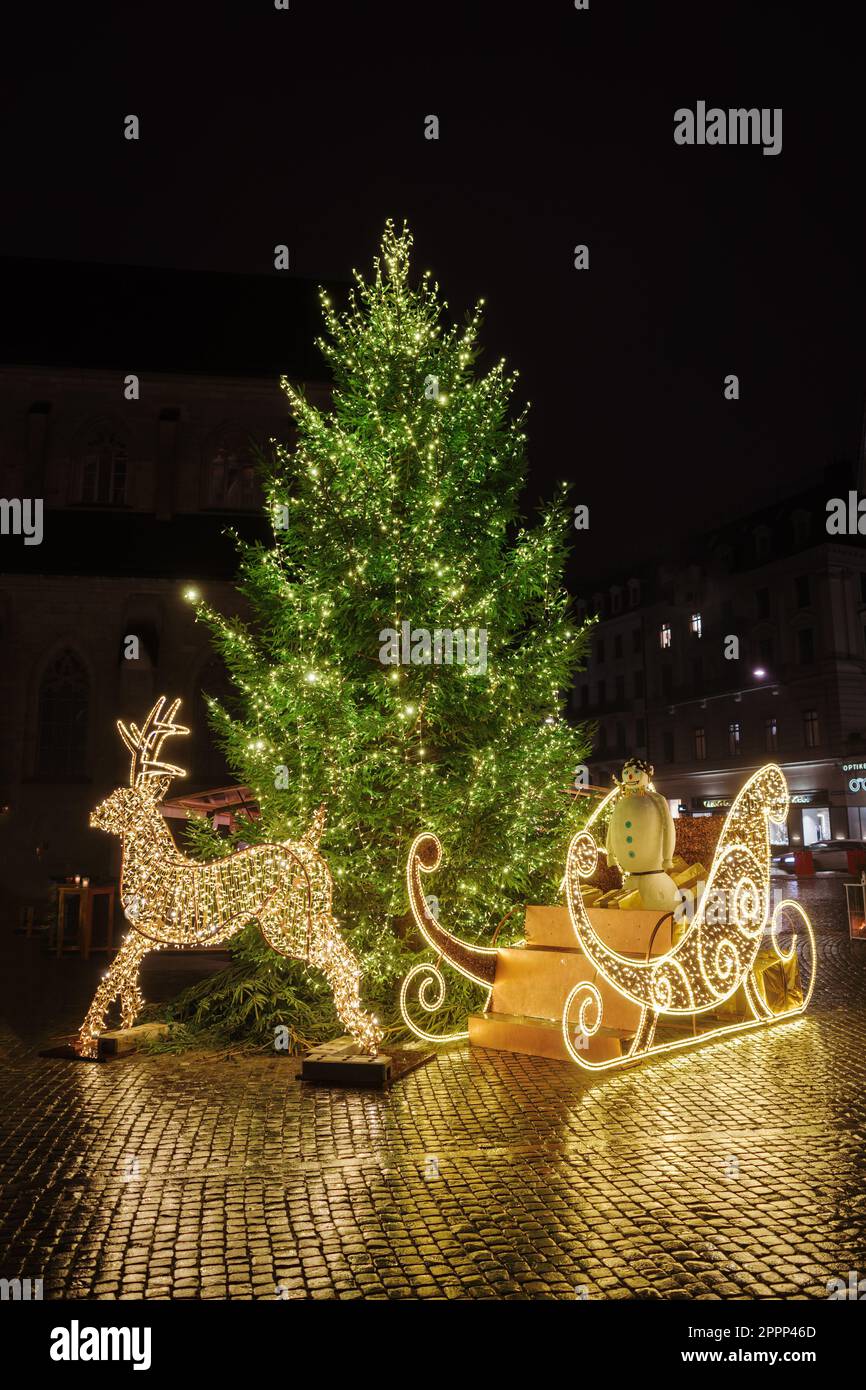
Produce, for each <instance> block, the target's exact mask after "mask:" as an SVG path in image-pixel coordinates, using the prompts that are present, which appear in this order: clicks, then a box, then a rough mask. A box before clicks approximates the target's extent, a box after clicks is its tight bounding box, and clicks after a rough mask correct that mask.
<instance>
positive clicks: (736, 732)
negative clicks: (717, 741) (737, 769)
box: [728, 719, 741, 758]
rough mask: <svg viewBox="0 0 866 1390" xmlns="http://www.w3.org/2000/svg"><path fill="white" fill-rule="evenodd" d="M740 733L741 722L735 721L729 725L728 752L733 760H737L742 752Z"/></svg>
mask: <svg viewBox="0 0 866 1390" xmlns="http://www.w3.org/2000/svg"><path fill="white" fill-rule="evenodd" d="M740 733H741V730H740V723H739V720H736V719H735V720H734V722H733V723H732V724H729V725H728V752H729V753H730V755H731V757H732V758H736V757H737V755H738V754H739V752H740V748H741V741H740Z"/></svg>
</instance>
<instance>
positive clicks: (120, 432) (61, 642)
mask: <svg viewBox="0 0 866 1390" xmlns="http://www.w3.org/2000/svg"><path fill="white" fill-rule="evenodd" d="M7 269H8V268H7ZM52 274H54V275H55V277H56V268H52ZM70 278H71V280H72V282H73V289H74V288H75V285H76V283H77V284H78V291H79V292H78V294H77V299H78V301H79V302H77V303H76V304H75V305H74V306H73V310H74V312H76V313H77V314H78V315H79V321H81V317H82V316H83V315H86V312H87V305H88V303H90V304H91V305H92V304H93V294H94V283H95V284H96V290H97V291H98V290H99V289H100V288H101V289H102V292H103V296H104V297H108V298H110V296H111V290H112V287H114V288H115V289H116V287H117V285H121V286H122V287H124V288H125V295H123V296H121V297H120V305H121V307H123V308H124V310H125V314H126V315H128V314H129V313H132V315H133V318H134V317H135V314H136V313H137V314H138V322H139V329H140V331H139V334H138V337H136V334H135V333H134V332H132V334H131V338H130V337H129V336H128V338H127V341H126V342H125V341H124V338H123V333H124V331H125V332H126V333H127V335H129V333H130V330H129V327H128V323H127V326H126V328H125V329H124V327H123V325H118V334H117V337H116V338H112V339H110V340H109V342H108V344H107V345H106V344H105V343H103V344H100V343H98V342H95V341H94V334H93V333H83V334H82V336H81V338H80V341H79V342H78V344H75V343H69V342H62V343H60V344H59V345H58V343H57V342H56V341H55V340H54V338H53V337H52V334H51V333H50V332H49V333H47V334H46V335H45V338H44V342H43V343H41V344H36V345H35V346H34V345H33V344H32V343H31V344H29V345H28V347H27V348H26V349H25V350H27V351H28V352H29V354H30V358H31V360H29V361H28V362H26V363H21V362H10V361H8V358H9V357H10V356H11V355H12V352H13V351H14V348H15V343H13V342H11V341H8V340H7V339H6V335H4V343H3V350H4V356H5V357H6V358H7V361H6V364H5V365H0V496H2V497H3V498H5V499H12V498H31V499H35V498H38V499H41V500H42V502H43V535H42V540H41V543H40V544H38V545H37V544H33V545H27V544H25V541H24V537H23V536H21V535H15V534H12V533H11V530H9V531H8V532H7V534H3V535H0V650H2V655H3V659H2V662H0V855H2V860H3V863H4V873H3V875H2V879H0V926H2V927H4V928H8V926H9V925H10V924H13V925H14V924H15V923H16V922H17V921H19V920H20V916H21V909H22V908H24V907H27V906H35V907H36V909H37V913H38V914H40V915H41V914H42V913H44V910H45V905H46V903H47V902H49V901H50V897H51V891H52V884H56V883H57V882H58V881H59V880H62V879H65V878H66V877H67V876H69V875H72V874H81V875H86V876H89V877H91V879H94V880H95V879H110V878H111V877H112V875H115V874H116V872H117V869H118V866H119V854H118V845H117V843H116V842H115V841H114V840H112V839H111V838H110V837H108V836H105V835H104V834H100V833H99V832H97V831H93V830H91V829H90V828H89V825H88V817H89V812H90V810H91V808H92V807H93V806H94V805H95V804H96V803H97V802H98V801H99V800H100V799H101V798H102V797H103V796H105V795H106V794H107V793H108V792H109V791H110V790H111V789H112V788H113V787H114V786H117V785H118V784H120V783H122V782H125V781H126V778H127V776H128V754H127V753H126V750H125V749H124V748H123V746H122V744H121V741H120V739H119V737H118V735H117V733H116V730H115V727H114V726H115V721H116V720H117V719H118V718H123V719H128V718H133V719H141V718H142V716H143V715H144V714H145V713H146V712H147V710H148V709H149V707H150V705H151V704H152V703H153V701H154V699H155V698H156V697H157V696H158V695H160V694H162V693H166V694H169V695H171V696H175V695H179V696H181V697H182V699H183V707H182V717H183V718H184V720H185V721H186V722H187V723H189V724H190V725H191V726H192V730H193V733H192V737H190V738H186V739H184V740H183V743H184V746H183V749H182V750H181V749H180V747H179V746H178V748H177V751H176V754H174V755H173V756H176V758H177V761H179V762H180V764H181V765H182V766H184V767H186V768H187V769H188V770H189V776H188V778H186V779H184V782H183V784H180V783H178V784H177V788H176V789H177V790H178V791H181V790H183V791H194V790H196V789H198V788H203V787H207V786H214V785H220V784H221V783H224V782H226V781H228V780H229V778H228V773H227V770H226V767H225V764H224V761H223V759H222V756H221V754H220V752H219V750H218V749H217V748H215V747H214V746H213V743H212V741H211V739H210V735H209V730H208V726H207V721H206V718H205V711H204V705H203V698H202V692H203V691H205V692H207V693H210V694H215V695H218V696H219V695H221V694H225V693H226V691H227V689H228V688H229V686H228V680H227V676H226V673H225V671H224V669H223V667H222V663H221V661H220V660H219V658H218V657H216V656H215V655H214V653H213V651H212V648H211V645H210V641H209V635H208V632H207V630H206V629H205V627H204V626H203V625H202V624H197V623H196V622H195V620H194V611H193V608H192V606H191V604H190V601H189V599H188V597H185V595H187V594H188V592H189V591H190V590H191V589H194V590H197V591H199V592H201V593H202V594H203V595H204V597H205V598H206V599H207V600H208V601H209V602H210V603H211V604H212V605H213V606H214V607H216V608H218V609H219V610H220V611H222V612H224V613H233V612H236V611H238V603H239V599H238V595H237V593H236V591H235V588H234V584H233V575H234V573H235V564H236V561H235V556H236V551H235V545H234V542H233V540H232V539H231V537H230V536H229V535H227V534H226V533H227V529H228V528H232V529H233V530H235V531H236V532H238V533H239V534H241V535H242V536H244V537H245V538H247V539H251V538H254V537H261V538H262V539H266V538H267V536H268V534H269V528H268V525H267V521H266V519H265V517H264V515H263V512H262V500H263V499H262V497H261V493H260V490H259V485H258V481H257V477H256V472H255V467H254V457H253V455H254V452H255V450H256V448H259V447H268V441H269V440H271V439H277V440H280V441H282V442H284V443H288V444H291V440H292V425H291V421H290V417H289V413H288V404H287V401H286V397H285V395H284V393H283V391H282V390H281V388H280V385H279V371H280V370H284V371H285V372H286V374H287V375H289V376H290V378H292V379H293V380H294V381H295V382H296V384H299V385H302V386H303V388H304V390H305V391H306V394H307V396H308V397H309V398H311V399H313V400H317V401H318V402H319V403H321V404H325V403H326V402H327V399H328V394H329V388H328V385H327V383H326V382H325V380H324V375H325V373H324V370H323V369H321V370H320V371H319V376H318V379H315V380H313V379H311V377H310V362H309V360H308V359H307V358H305V357H304V355H303V354H302V353H301V352H298V353H297V355H296V359H295V360H293V358H292V353H291V352H289V353H288V355H285V356H283V358H282V359H281V358H280V356H279V346H278V344H276V345H275V347H274V351H273V362H274V365H273V367H272V368H271V367H270V365H269V363H268V362H267V361H265V362H264V363H260V362H254V363H253V364H252V370H250V369H249V362H248V357H249V354H248V355H247V359H245V358H244V349H243V342H244V341H247V342H249V341H255V343H256V346H257V350H259V351H261V343H262V338H263V337H264V338H267V337H268V336H269V335H270V337H272V338H274V339H275V340H276V339H278V338H279V336H280V334H281V332H282V333H283V334H286V336H288V338H289V341H290V342H291V338H292V333H287V329H286V324H287V322H288V325H289V327H292V324H293V318H292V317H291V316H290V317H289V318H288V321H287V320H286V319H285V318H284V317H282V315H283V313H284V312H285V311H286V309H287V308H288V309H289V310H291V307H292V304H291V302H289V303H288V304H287V302H286V298H285V293H284V292H283V293H282V294H275V293H274V290H273V284H274V282H273V281H271V280H268V281H267V282H266V293H265V294H264V295H262V292H261V286H260V284H259V283H258V282H254V283H253V284H252V285H250V283H249V282H247V281H246V280H245V279H244V277H220V276H207V277H204V280H205V281H206V283H205V284H199V285H197V286H196V287H195V288H196V295H197V296H198V298H199V299H200V300H202V301H206V302H207V303H208V304H209V305H210V304H211V302H212V301H213V300H214V299H215V300H216V302H217V305H219V303H220V302H221V303H222V307H223V312H224V313H225V314H226V316H227V317H228V318H229V319H231V320H232V321H233V322H234V323H236V324H240V325H242V324H243V322H244V315H243V312H239V310H238V302H237V301H238V297H239V296H240V298H241V300H242V301H245V302H246V304H247V307H248V309H249V313H250V316H251V317H250V322H249V323H248V324H247V329H246V338H244V337H243V336H242V340H241V343H240V345H239V346H235V345H234V344H229V345H228V347H227V349H226V351H225V352H224V354H223V355H219V354H217V355H216V356H215V354H214V351H213V342H212V341H205V340H204V339H203V338H202V336H201V335H202V332H203V331H204V330H206V328H207V322H206V320H205V321H204V322H203V316H202V314H201V313H197V312H196V304H195V299H196V295H194V296H193V299H192V302H189V295H188V294H187V302H186V304H185V313H184V314H183V315H182V316H181V320H180V321H179V322H176V323H175V324H173V326H172V330H171V333H170V334H168V333H167V334H165V335H162V334H160V332H159V331H158V326H155V325H154V323H153V319H152V315H153V312H154V301H155V303H156V306H157V307H158V306H159V304H160V302H161V296H162V297H165V296H166V295H167V294H168V291H167V290H166V289H165V285H164V283H163V280H164V277H162V276H161V275H160V273H158V272H146V273H141V272H139V273H136V272H127V273H124V272H123V271H122V270H120V269H119V268H111V273H110V274H109V275H108V276H107V279H108V282H109V289H108V290H106V289H105V284H104V281H105V278H106V277H105V276H102V277H100V274H99V272H98V271H92V270H91V271H88V272H86V273H84V272H81V271H79V272H78V273H77V277H76V274H75V273H72V274H71V276H68V277H67V278H66V279H65V280H64V281H63V285H64V287H65V289H66V290H68V281H69V279H70ZM168 278H169V287H170V288H171V287H172V286H173V287H174V289H175V291H177V290H178V289H179V287H181V284H182V282H181V281H179V280H177V279H175V278H173V277H172V276H171V275H169V277H168ZM193 278H196V277H193ZM25 279H26V276H25ZM0 281H2V276H0ZM184 283H185V282H184ZM155 289H156V290H157V291H158V292H155ZM311 289H312V287H307V286H302V287H301V288H300V290H299V291H298V292H297V293H296V294H294V295H290V301H292V302H295V303H296V307H297V309H298V312H297V313H296V314H295V316H294V317H295V318H299V317H300V318H302V319H303V321H304V322H305V323H306V322H307V320H308V319H310V314H309V301H310V290H311ZM251 296H252V299H253V300H254V299H255V298H256V296H257V297H258V306H256V304H255V303H253V302H251V299H250V297H251ZM72 297H73V298H76V295H75V294H74V293H73V296H72ZM19 298H20V296H19ZM97 298H98V295H97ZM182 298H183V296H182V295H180V294H178V293H175V296H174V299H175V302H176V303H177V300H178V299H182ZM271 298H273V299H274V300H275V301H276V303H275V306H274V308H273V310H272V311H271V313H272V316H273V319H274V320H276V321H272V319H271V317H269V315H268V311H267V306H268V304H269V303H270V300H271ZM13 299H14V296H13ZM31 305H32V296H31ZM53 305H54V311H56V310H57V303H56V298H55V300H54V301H53ZM263 305H264V309H263V307H262V306H263ZM68 307H69V306H68V305H67V308H68ZM242 307H243V306H242ZM43 309H44V312H45V313H46V314H48V315H49V316H50V313H51V312H52V310H51V306H43ZM212 312H213V311H212ZM13 318H14V315H13ZM97 318H98V319H99V321H100V324H101V325H103V326H104V325H105V324H108V325H109V326H110V324H111V322H112V307H111V305H110V304H109V303H106V302H102V307H101V313H100V314H98V315H97ZM125 321H126V320H125ZM311 322H312V320H311ZM239 331H240V330H239ZM292 331H294V330H292ZM24 336H25V337H26V334H25V335H24ZM58 337H62V334H59V335H58ZM19 342H20V338H19ZM61 351H63V352H65V353H67V354H68V356H69V357H71V358H73V359H76V360H67V362H66V363H65V364H64V365H56V359H57V357H58V356H59V355H60V352H61ZM38 356H41V357H42V358H43V359H45V360H42V361H34V360H32V359H33V358H34V357H38ZM160 359H161V360H162V362H163V364H164V365H162V366H161V367H160V366H158V365H155V364H156V363H158V362H159V360H160ZM196 361H199V362H201V363H202V364H203V367H202V369H201V370H194V369H193V364H194V363H195V362H196ZM233 363H234V364H235V369H234V370H230V368H231V366H232V364H233ZM130 372H134V373H135V375H136V376H137V377H138V388H139V389H138V398H137V399H129V398H128V397H127V388H126V386H125V383H126V382H127V380H128V376H129V374H130ZM130 639H134V641H131V640H130Z"/></svg>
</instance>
